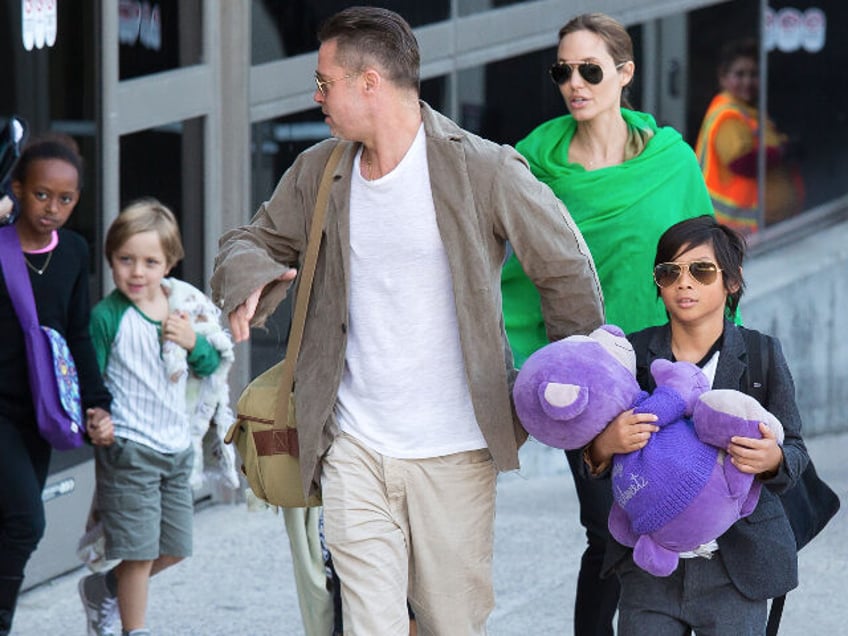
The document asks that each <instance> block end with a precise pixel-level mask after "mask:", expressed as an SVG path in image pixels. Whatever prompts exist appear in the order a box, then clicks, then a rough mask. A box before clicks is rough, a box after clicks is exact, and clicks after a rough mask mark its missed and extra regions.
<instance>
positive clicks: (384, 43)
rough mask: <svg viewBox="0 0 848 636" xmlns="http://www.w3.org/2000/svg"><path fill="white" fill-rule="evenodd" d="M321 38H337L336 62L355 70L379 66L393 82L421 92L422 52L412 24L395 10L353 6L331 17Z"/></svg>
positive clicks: (321, 32)
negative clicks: (370, 65) (371, 65)
mask: <svg viewBox="0 0 848 636" xmlns="http://www.w3.org/2000/svg"><path fill="white" fill-rule="evenodd" d="M318 40H319V41H320V42H322V43H323V42H327V41H328V40H336V42H337V46H338V48H337V52H336V62H337V63H338V64H339V65H341V66H343V67H345V68H346V69H348V70H350V71H352V72H359V71H364V70H365V68H366V66H368V64H374V63H376V64H377V65H379V66H380V68H381V70H382V71H384V72H385V73H386V76H387V77H388V79H389V80H390V81H392V82H393V83H394V84H396V85H398V86H401V87H406V88H411V89H414V90H415V92H416V93H418V92H419V91H420V87H421V79H420V68H421V55H420V53H419V49H418V41H417V40H416V39H415V35H414V34H413V33H412V27H410V26H409V24H408V23H407V21H406V20H404V19H403V18H402V17H401V16H400V15H398V14H397V13H395V12H394V11H390V10H388V9H382V8H379V7H350V8H348V9H345V10H344V11H340V12H339V13H336V14H335V15H333V16H331V17H330V18H328V19H327V20H326V22H324V24H323V25H322V26H321V28H320V30H319V31H318Z"/></svg>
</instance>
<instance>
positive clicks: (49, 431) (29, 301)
mask: <svg viewBox="0 0 848 636" xmlns="http://www.w3.org/2000/svg"><path fill="white" fill-rule="evenodd" d="M0 265H2V266H3V276H4V277H5V279H6V288H7V289H8V290H9V297H10V298H11V300H12V305H13V306H14V308H15V313H16V314H18V321H19V322H20V323H21V329H23V332H24V342H25V343H26V354H27V370H28V372H29V386H30V391H31V392H32V401H33V405H34V406H35V418H36V421H37V422H38V432H39V433H40V434H41V436H42V437H43V438H44V439H45V440H47V441H48V442H50V445H51V446H53V448H55V449H57V450H70V449H72V448H78V447H80V446H82V444H83V441H84V439H85V425H84V422H83V414H82V404H81V402H80V391H79V379H78V378H77V368H76V365H75V364H74V359H73V358H72V357H71V352H70V350H69V349H68V345H67V343H66V342H65V339H64V338H63V337H62V334H60V333H59V332H58V331H56V330H55V329H51V328H50V327H43V326H41V325H40V324H38V314H37V312H36V308H35V297H34V296H33V294H32V284H31V282H30V278H29V273H27V271H26V265H25V264H24V255H23V251H22V250H21V244H20V241H19V240H18V233H17V230H15V227H14V226H13V225H9V226H6V227H3V228H0Z"/></svg>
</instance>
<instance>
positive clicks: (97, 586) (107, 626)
mask: <svg viewBox="0 0 848 636" xmlns="http://www.w3.org/2000/svg"><path fill="white" fill-rule="evenodd" d="M78 588H79V595H80V598H81V599H82V606H83V609H84V610H85V624H86V628H87V629H88V631H87V633H88V636H120V634H121V621H120V618H121V614H120V612H119V610H118V599H117V598H115V597H114V596H112V595H111V594H109V589H108V588H107V587H106V575H105V574H102V573H100V572H95V573H94V574H89V575H88V576H84V577H83V578H81V579H80V582H79V584H78Z"/></svg>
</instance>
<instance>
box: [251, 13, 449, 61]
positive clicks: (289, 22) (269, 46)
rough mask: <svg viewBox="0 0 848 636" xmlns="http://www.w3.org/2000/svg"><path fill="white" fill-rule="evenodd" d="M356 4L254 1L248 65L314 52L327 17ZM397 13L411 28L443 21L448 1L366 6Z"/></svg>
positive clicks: (447, 14) (445, 17) (446, 14)
mask: <svg viewBox="0 0 848 636" xmlns="http://www.w3.org/2000/svg"><path fill="white" fill-rule="evenodd" d="M358 4H362V3H359V2H339V1H338V0H336V1H333V2H326V1H318V2H316V1H315V0H254V1H253V3H252V16H251V18H252V20H251V23H252V34H253V35H252V37H253V46H252V55H251V59H252V63H253V64H264V63H265V62H273V61H274V60H277V59H280V58H284V57H290V56H293V55H300V54H301V53H309V52H310V51H316V50H318V39H317V37H316V33H317V32H318V29H319V28H320V26H321V24H322V23H323V22H324V20H326V19H327V18H328V17H330V16H331V15H333V14H335V13H338V12H339V11H341V10H342V9H344V8H346V7H350V6H355V5H358ZM368 4H370V5H373V6H379V7H386V8H387V9H391V10H392V11H397V12H398V13H399V14H400V15H402V16H403V17H404V19H406V21H407V22H409V24H410V25H412V27H413V28H414V27H418V26H421V25H423V24H430V23H432V22H439V21H441V20H446V19H447V18H448V16H449V15H450V0H428V1H427V2H416V1H415V0H394V1H391V0H389V1H384V2H370V3H368Z"/></svg>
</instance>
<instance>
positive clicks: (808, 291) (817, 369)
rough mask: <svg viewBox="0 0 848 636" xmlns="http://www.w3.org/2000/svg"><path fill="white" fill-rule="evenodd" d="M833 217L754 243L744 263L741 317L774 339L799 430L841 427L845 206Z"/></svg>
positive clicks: (846, 358)
mask: <svg viewBox="0 0 848 636" xmlns="http://www.w3.org/2000/svg"><path fill="white" fill-rule="evenodd" d="M840 218H841V220H840V221H838V222H837V223H835V224H833V225H828V226H826V227H823V228H822V229H819V230H817V231H816V232H815V233H813V234H810V235H808V236H803V237H801V238H797V239H794V238H793V236H792V234H791V233H789V234H787V235H786V236H785V240H783V241H781V242H780V243H781V244H780V245H779V246H776V247H774V249H771V250H770V251H768V252H763V253H757V251H756V248H755V249H754V250H753V254H752V256H751V257H750V258H749V259H748V260H747V262H746V265H745V268H744V274H745V282H746V291H745V294H744V296H743V297H742V302H741V308H742V317H743V320H744V322H745V325H746V326H749V327H752V328H754V329H758V330H760V331H763V332H766V333H768V334H770V335H773V336H776V337H778V338H779V339H780V341H781V344H782V345H783V352H784V354H785V356H786V359H787V361H788V362H789V366H790V368H791V370H792V375H793V377H794V379H795V395H796V399H797V401H798V407H799V409H800V410H801V416H802V417H803V420H804V435H805V436H807V437H812V436H814V435H818V434H821V433H828V432H836V431H845V430H848V334H846V331H843V330H845V329H846V326H848V320H846V316H848V210H845V211H844V212H843V213H842V214H841V217H840ZM796 220H800V219H796Z"/></svg>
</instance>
